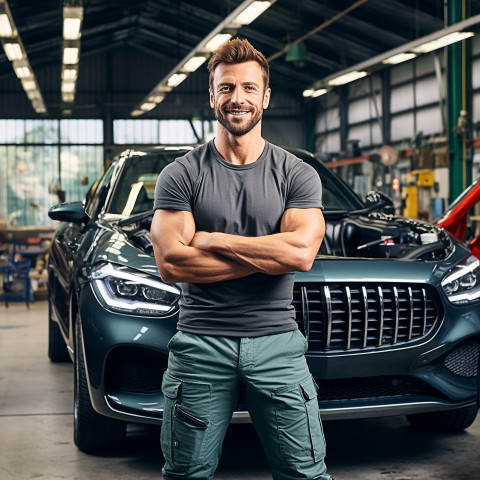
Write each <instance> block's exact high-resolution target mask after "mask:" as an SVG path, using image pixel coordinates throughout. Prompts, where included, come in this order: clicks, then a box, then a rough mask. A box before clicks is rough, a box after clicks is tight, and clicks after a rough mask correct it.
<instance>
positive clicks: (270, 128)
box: [262, 119, 305, 148]
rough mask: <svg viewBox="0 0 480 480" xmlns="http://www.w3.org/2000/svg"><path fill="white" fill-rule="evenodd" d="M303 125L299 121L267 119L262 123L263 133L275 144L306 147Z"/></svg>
mask: <svg viewBox="0 0 480 480" xmlns="http://www.w3.org/2000/svg"><path fill="white" fill-rule="evenodd" d="M302 127H303V126H302V123H301V122H299V121H292V120H273V119H265V120H264V121H263V123H262V135H263V137H264V138H265V139H266V140H268V141H269V142H271V143H274V144H275V145H280V146H284V147H296V148H305V137H304V132H303V128H302Z"/></svg>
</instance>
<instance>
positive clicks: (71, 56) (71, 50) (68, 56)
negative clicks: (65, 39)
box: [63, 47, 79, 65]
mask: <svg viewBox="0 0 480 480" xmlns="http://www.w3.org/2000/svg"><path fill="white" fill-rule="evenodd" d="M78 54H79V49H78V47H66V48H64V49H63V63H64V64H65V65H75V64H76V63H78Z"/></svg>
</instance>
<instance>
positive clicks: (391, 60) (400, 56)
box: [382, 52, 417, 65]
mask: <svg viewBox="0 0 480 480" xmlns="http://www.w3.org/2000/svg"><path fill="white" fill-rule="evenodd" d="M416 56H417V54H416V53H412V52H408V53H397V55H393V56H392V57H388V58H386V59H385V60H383V61H382V63H384V64H386V65H397V64H399V63H403V62H407V61H408V60H411V59H412V58H415V57H416Z"/></svg>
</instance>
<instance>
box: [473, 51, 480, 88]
mask: <svg viewBox="0 0 480 480" xmlns="http://www.w3.org/2000/svg"><path fill="white" fill-rule="evenodd" d="M472 88H473V89H474V90H476V89H477V88H480V58H476V59H475V60H474V61H473V62H472Z"/></svg>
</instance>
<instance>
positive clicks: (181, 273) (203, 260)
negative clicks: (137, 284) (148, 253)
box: [150, 210, 259, 283]
mask: <svg viewBox="0 0 480 480" xmlns="http://www.w3.org/2000/svg"><path fill="white" fill-rule="evenodd" d="M150 234H151V238H152V243H153V250H154V252H155V260H156V262H157V266H158V270H159V272H160V275H161V276H162V279H163V280H164V281H165V282H169V283H173V282H193V283H211V282H219V281H221V280H232V279H235V278H240V277H245V276H247V275H250V274H252V273H256V272H258V271H259V270H258V269H257V268H255V267H254V266H252V265H246V264H240V263H238V262H237V261H234V260H230V259H228V258H226V257H225V256H221V255H218V254H217V253H214V252H208V251H206V250H200V249H198V248H195V247H194V246H191V245H190V242H191V240H192V239H193V237H194V235H195V220H194V218H193V215H192V214H191V213H190V212H186V211H176V210H157V211H156V212H155V215H154V217H153V222H152V228H151V231H150Z"/></svg>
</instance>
